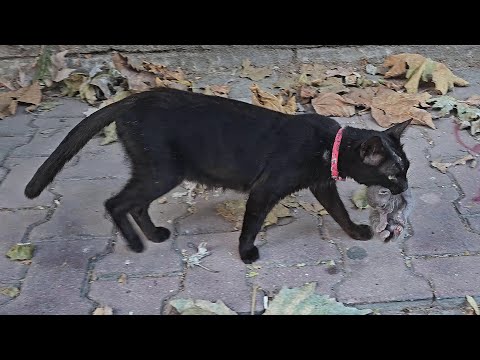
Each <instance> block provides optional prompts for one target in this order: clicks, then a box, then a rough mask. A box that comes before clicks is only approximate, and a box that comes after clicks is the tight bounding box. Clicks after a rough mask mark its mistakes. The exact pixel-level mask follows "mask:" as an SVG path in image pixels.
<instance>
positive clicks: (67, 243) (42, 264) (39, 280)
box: [0, 238, 106, 315]
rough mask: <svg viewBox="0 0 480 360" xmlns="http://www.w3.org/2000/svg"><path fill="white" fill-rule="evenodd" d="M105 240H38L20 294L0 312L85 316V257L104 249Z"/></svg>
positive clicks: (88, 310) (87, 303)
mask: <svg viewBox="0 0 480 360" xmlns="http://www.w3.org/2000/svg"><path fill="white" fill-rule="evenodd" d="M105 246H106V241H105V240H103V241H98V239H81V240H80V239H74V238H65V239H61V240H59V241H55V242H43V243H38V244H37V247H36V250H35V254H34V257H33V262H32V264H31V265H30V269H29V271H28V274H27V277H26V278H25V280H24V282H23V285H22V288H21V293H20V295H19V296H18V297H17V298H15V299H14V300H13V301H11V302H9V303H8V304H6V305H4V306H3V307H1V308H0V314H3V315H5V314H10V315H14V314H23V315H27V314H28V315H82V314H83V315H86V314H89V313H91V311H92V310H93V309H92V303H91V302H90V301H89V300H88V299H87V298H86V297H85V296H84V295H83V291H84V290H83V286H84V282H85V278H86V273H87V264H88V259H89V258H91V257H92V256H94V255H95V254H97V253H99V252H101V251H103V250H104V248H105Z"/></svg>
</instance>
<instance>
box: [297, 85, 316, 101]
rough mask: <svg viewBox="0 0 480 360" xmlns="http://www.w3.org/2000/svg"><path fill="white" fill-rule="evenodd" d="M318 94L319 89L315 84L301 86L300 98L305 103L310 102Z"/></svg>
mask: <svg viewBox="0 0 480 360" xmlns="http://www.w3.org/2000/svg"><path fill="white" fill-rule="evenodd" d="M317 94H318V91H317V89H316V88H314V87H313V86H309V85H302V87H300V91H299V95H300V99H301V100H302V101H303V102H304V103H309V102H310V100H311V99H313V98H314V97H315V96H317Z"/></svg>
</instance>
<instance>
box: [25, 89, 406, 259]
mask: <svg viewBox="0 0 480 360" xmlns="http://www.w3.org/2000/svg"><path fill="white" fill-rule="evenodd" d="M113 121H116V124H117V132H118V138H119V139H120V141H121V142H122V143H123V146H124V147H125V150H126V152H127V154H128V155H129V158H130V160H131V178H130V180H129V182H128V183H127V185H126V186H125V187H124V189H123V190H122V191H120V193H118V194H117V195H116V196H114V197H112V198H110V199H108V200H107V201H106V202H105V207H106V209H107V211H108V212H109V213H110V215H111V217H112V219H113V221H114V222H115V224H116V225H117V227H118V228H119V230H120V231H121V233H122V235H123V237H124V238H125V239H126V241H127V242H128V246H129V247H130V248H131V249H132V250H133V251H136V252H141V251H143V249H144V245H143V243H142V242H141V240H140V238H139V236H138V235H137V233H136V232H135V230H134V228H133V227H132V225H131V224H130V222H129V220H128V218H127V214H128V213H130V214H131V215H132V217H133V218H134V219H135V221H136V222H137V223H138V225H139V227H140V228H141V229H142V231H143V232H144V233H145V235H146V237H147V238H148V239H150V240H151V241H153V242H162V241H164V240H166V239H167V238H168V237H169V236H170V231H169V230H168V229H166V228H163V227H155V225H154V224H153V223H152V221H151V219H150V217H149V215H148V207H149V205H150V203H151V202H152V201H153V200H155V199H157V198H159V197H160V196H162V195H164V194H165V193H167V192H168V191H170V190H172V189H173V188H174V187H175V186H177V185H179V184H180V183H181V182H182V181H183V180H185V179H186V180H191V181H195V182H198V183H202V184H206V185H209V186H213V187H223V188H230V189H234V190H238V191H242V192H249V198H248V201H247V205H246V211H245V217H244V220H243V227H242V231H241V234H240V245H239V251H240V257H241V258H242V260H243V261H244V262H245V263H247V264H248V263H251V262H253V261H255V260H257V259H258V258H259V253H258V249H257V247H255V246H254V241H255V238H256V236H257V233H258V232H259V230H260V229H261V226H262V224H263V222H264V219H265V217H266V215H267V214H268V213H269V212H270V210H271V209H272V208H273V206H274V205H275V204H276V203H277V202H278V201H280V200H281V199H282V198H283V197H285V196H286V195H288V194H291V193H293V192H295V191H298V190H300V189H304V188H310V190H311V191H312V193H313V194H314V195H315V197H316V198H317V199H318V201H319V202H320V203H321V204H322V205H323V206H324V207H325V209H326V210H327V211H328V212H329V214H330V215H331V216H332V217H333V219H334V220H335V221H336V222H337V223H338V224H339V225H340V226H341V227H342V228H343V229H344V231H345V232H346V233H347V234H348V235H349V236H351V237H352V238H354V239H358V240H367V239H370V238H371V237H372V230H371V228H370V227H369V226H367V225H357V224H355V223H353V222H352V221H351V220H350V217H349V215H348V212H347V211H346V209H345V206H344V205H343V203H342V201H341V199H340V197H339V195H338V192H337V187H336V183H335V180H334V179H333V178H332V174H331V168H330V167H331V155H332V147H333V144H334V140H335V137H336V134H337V132H338V130H339V129H340V128H341V127H340V125H339V124H338V123H337V122H336V121H335V120H333V119H331V118H328V117H325V116H320V115H317V114H306V115H286V114H282V113H279V112H275V111H272V110H268V109H264V108H261V107H258V106H254V105H250V104H246V103H244V102H240V101H236V100H231V99H225V98H221V97H215V96H207V95H202V94H196V93H191V92H185V91H179V90H173V89H166V88H161V89H158V90H152V91H148V92H142V93H138V94H134V95H131V96H129V97H128V98H126V99H124V100H122V101H119V102H117V103H114V104H112V105H109V106H107V107H105V108H103V109H101V110H98V111H97V112H95V113H94V114H92V115H90V116H89V117H87V118H86V119H84V120H83V121H82V122H80V123H79V124H78V125H77V126H75V128H73V129H72V130H71V131H70V133H69V134H68V135H67V136H66V137H65V139H64V140H63V141H62V143H61V144H60V145H59V146H58V147H57V149H55V151H54V152H53V153H52V154H51V155H50V157H49V158H48V159H47V160H46V161H45V163H43V164H42V166H41V167H40V168H39V169H38V170H37V172H36V174H35V175H34V176H33V178H32V180H30V182H29V183H28V185H27V186H26V188H25V195H26V196H27V197H28V198H34V197H36V196H38V195H40V193H41V192H42V190H43V189H44V188H45V187H46V186H47V185H48V184H49V183H50V182H51V181H52V180H53V178H54V177H55V175H56V174H57V173H58V172H59V171H60V170H61V169H62V167H63V166H64V165H65V163H66V162H67V161H69V160H70V159H71V158H72V157H73V156H74V155H75V154H76V153H77V152H78V151H79V150H80V149H81V148H82V147H83V146H85V144H86V143H87V142H88V141H89V140H90V139H91V138H92V137H93V136H94V135H96V134H97V133H98V132H99V131H101V130H102V129H103V128H104V127H105V126H106V125H108V124H110V123H112V122H113ZM409 123H410V122H404V123H402V124H399V125H396V126H394V127H392V128H390V129H388V130H385V131H383V132H379V131H374V130H365V129H356V128H352V127H346V128H345V129H344V131H343V139H341V143H340V147H339V157H338V171H339V175H340V176H342V177H351V178H353V179H354V180H356V181H357V182H359V183H361V184H365V185H367V186H368V185H380V186H383V187H386V188H388V189H390V190H391V192H392V193H393V194H398V193H400V192H403V191H404V190H406V189H407V187H408V183H407V178H406V174H407V170H408V167H409V162H408V159H407V158H406V155H405V153H404V152H403V150H402V145H401V144H400V137H401V134H402V133H403V131H404V130H405V128H406V127H407V126H408V124H409Z"/></svg>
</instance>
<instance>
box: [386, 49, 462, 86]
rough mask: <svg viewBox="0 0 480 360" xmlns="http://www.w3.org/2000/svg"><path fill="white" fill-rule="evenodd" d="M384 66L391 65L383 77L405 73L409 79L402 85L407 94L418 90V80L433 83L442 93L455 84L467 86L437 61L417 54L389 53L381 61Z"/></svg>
mask: <svg viewBox="0 0 480 360" xmlns="http://www.w3.org/2000/svg"><path fill="white" fill-rule="evenodd" d="M383 65H384V66H386V67H391V69H390V70H389V71H387V72H386V73H385V78H390V77H395V76H400V75H403V74H405V77H406V78H407V79H409V80H408V81H407V82H406V83H405V85H404V87H405V89H407V92H408V93H409V94H415V93H417V92H418V86H419V83H420V80H422V81H425V82H428V81H433V83H435V89H437V90H438V91H439V92H440V93H441V94H442V95H445V94H446V93H447V92H448V90H451V89H453V87H454V86H455V85H458V86H467V85H468V82H467V81H465V80H463V79H462V78H459V77H458V76H455V75H453V73H452V72H451V71H450V69H449V68H448V67H447V66H446V65H444V64H442V63H439V62H437V61H433V60H432V59H429V58H425V57H423V56H421V55H418V54H398V55H390V56H389V57H387V58H386V59H385V62H384V63H383Z"/></svg>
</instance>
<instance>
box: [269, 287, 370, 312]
mask: <svg viewBox="0 0 480 360" xmlns="http://www.w3.org/2000/svg"><path fill="white" fill-rule="evenodd" d="M316 286H317V284H316V283H310V284H305V285H304V286H302V287H300V288H292V289H289V288H287V287H285V286H284V287H282V289H281V290H280V292H279V293H278V295H277V296H275V298H274V299H273V301H272V302H271V304H270V306H269V307H268V309H267V311H265V313H264V315H366V314H370V313H371V312H372V310H370V309H364V310H360V309H357V308H354V307H346V306H344V305H343V304H342V303H340V302H337V301H335V299H332V298H330V297H328V296H327V295H319V294H316V293H315V287H316Z"/></svg>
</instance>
